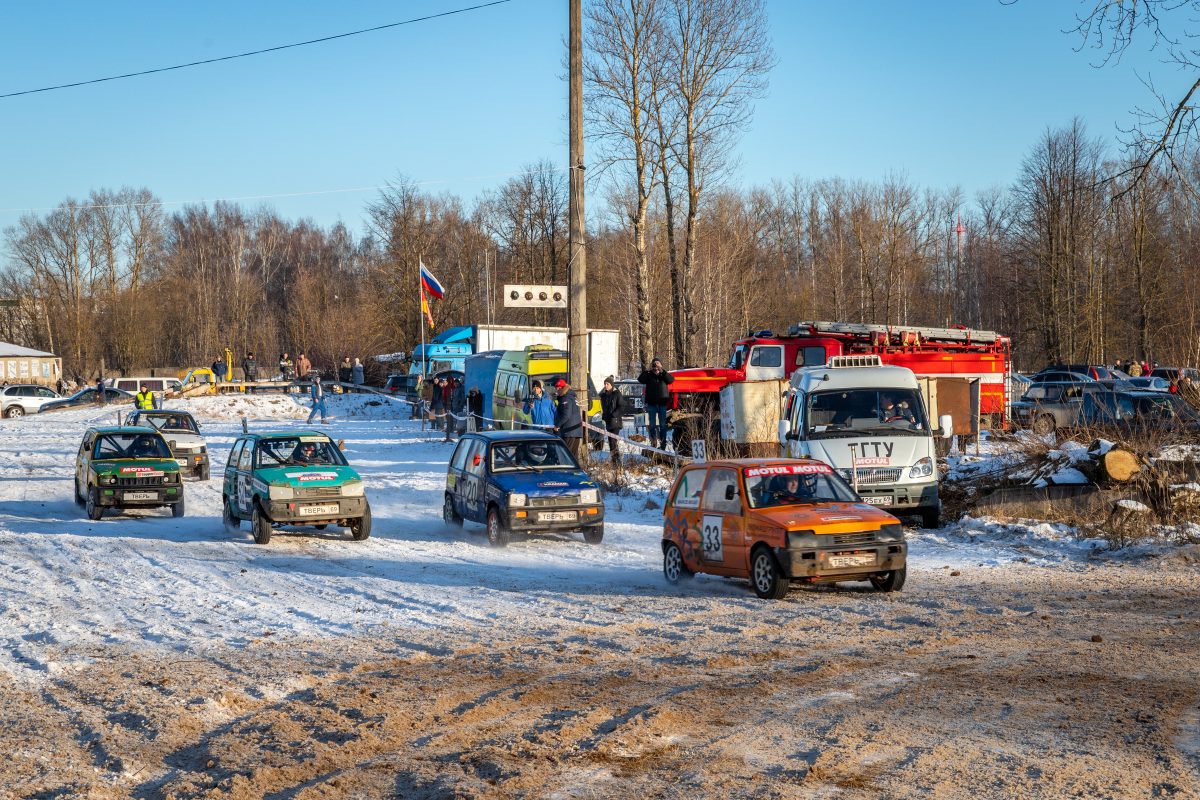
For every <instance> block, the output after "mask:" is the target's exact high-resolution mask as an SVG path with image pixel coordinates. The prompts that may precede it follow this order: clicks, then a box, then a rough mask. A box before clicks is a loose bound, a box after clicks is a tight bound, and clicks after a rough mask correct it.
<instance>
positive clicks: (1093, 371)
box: [1039, 364, 1114, 381]
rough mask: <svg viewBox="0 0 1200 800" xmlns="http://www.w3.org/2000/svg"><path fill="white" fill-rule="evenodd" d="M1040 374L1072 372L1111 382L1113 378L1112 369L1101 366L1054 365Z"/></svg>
mask: <svg viewBox="0 0 1200 800" xmlns="http://www.w3.org/2000/svg"><path fill="white" fill-rule="evenodd" d="M1042 372H1073V373H1075V374H1077V375H1085V376H1087V377H1089V378H1092V379H1094V380H1098V381H1106V380H1111V379H1112V378H1113V377H1114V375H1113V374H1112V368H1111V367H1106V366H1105V365H1103V364H1055V365H1054V366H1052V367H1046V368H1045V369H1044V370H1042ZM1039 374H1040V373H1039Z"/></svg>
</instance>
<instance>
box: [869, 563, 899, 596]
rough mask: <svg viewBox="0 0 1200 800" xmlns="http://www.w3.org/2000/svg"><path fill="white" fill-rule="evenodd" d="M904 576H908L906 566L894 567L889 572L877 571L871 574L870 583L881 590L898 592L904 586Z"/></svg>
mask: <svg viewBox="0 0 1200 800" xmlns="http://www.w3.org/2000/svg"><path fill="white" fill-rule="evenodd" d="M906 577H908V567H901V568H900V569H894V570H892V571H891V572H877V573H875V574H874V575H872V576H871V585H872V586H874V587H875V588H876V589H878V590H879V591H881V592H898V591H900V590H901V589H903V588H904V579H905V578H906Z"/></svg>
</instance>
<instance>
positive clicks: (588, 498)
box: [579, 489, 600, 504]
mask: <svg viewBox="0 0 1200 800" xmlns="http://www.w3.org/2000/svg"><path fill="white" fill-rule="evenodd" d="M579 502H581V503H585V504H591V503H599V502H600V490H599V489H584V490H583V491H581V492H580V493H579Z"/></svg>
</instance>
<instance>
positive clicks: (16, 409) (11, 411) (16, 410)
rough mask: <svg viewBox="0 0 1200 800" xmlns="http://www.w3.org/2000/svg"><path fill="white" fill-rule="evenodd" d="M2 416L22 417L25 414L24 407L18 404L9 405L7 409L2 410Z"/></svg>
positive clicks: (10, 417)
mask: <svg viewBox="0 0 1200 800" xmlns="http://www.w3.org/2000/svg"><path fill="white" fill-rule="evenodd" d="M4 416H6V417H8V418H9V419H16V418H17V417H23V416H25V409H23V408H21V407H20V406H9V407H8V410H7V411H5V412H4Z"/></svg>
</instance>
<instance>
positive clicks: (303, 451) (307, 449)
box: [295, 442, 317, 464]
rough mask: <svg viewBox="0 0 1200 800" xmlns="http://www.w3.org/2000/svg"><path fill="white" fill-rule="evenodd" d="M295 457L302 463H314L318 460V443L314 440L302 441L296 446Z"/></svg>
mask: <svg viewBox="0 0 1200 800" xmlns="http://www.w3.org/2000/svg"><path fill="white" fill-rule="evenodd" d="M295 458H296V460H297V461H299V462H301V463H302V464H312V463H314V462H315V461H316V460H317V445H316V444H315V443H314V442H301V443H300V445H299V446H298V447H297V448H296V454H295Z"/></svg>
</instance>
